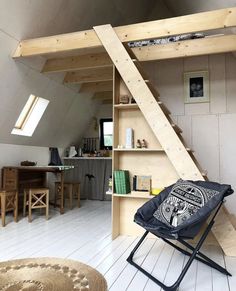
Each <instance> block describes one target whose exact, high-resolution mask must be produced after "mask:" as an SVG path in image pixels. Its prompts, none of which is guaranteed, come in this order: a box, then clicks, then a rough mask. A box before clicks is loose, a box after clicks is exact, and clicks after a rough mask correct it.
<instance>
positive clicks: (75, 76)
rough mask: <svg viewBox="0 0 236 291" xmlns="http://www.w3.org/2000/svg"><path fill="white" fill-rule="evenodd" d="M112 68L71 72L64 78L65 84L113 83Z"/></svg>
mask: <svg viewBox="0 0 236 291" xmlns="http://www.w3.org/2000/svg"><path fill="white" fill-rule="evenodd" d="M112 80H113V77H112V67H108V68H106V67H105V68H94V69H93V70H91V69H84V70H79V71H76V72H69V73H67V74H66V76H65V78H64V83H71V84H81V83H89V82H101V81H112Z"/></svg>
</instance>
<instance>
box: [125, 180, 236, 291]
mask: <svg viewBox="0 0 236 291" xmlns="http://www.w3.org/2000/svg"><path fill="white" fill-rule="evenodd" d="M232 193H233V190H232V189H231V186H230V185H225V184H219V183H216V182H208V181H184V180H179V181H177V182H176V183H175V184H173V185H171V186H169V187H167V188H165V189H164V190H163V191H162V192H161V193H160V194H159V195H158V196H156V197H154V198H152V199H151V200H150V201H148V202H147V203H145V204H144V205H143V206H142V207H141V208H139V209H138V211H137V213H136V214H135V217H134V221H135V222H136V223H137V224H139V225H140V226H142V227H143V228H144V229H145V230H146V232H145V233H144V235H143V236H142V238H141V239H140V241H139V242H138V244H137V245H136V246H135V248H134V250H133V251H132V252H131V254H130V256H129V257H128V259H127V261H128V262H129V263H131V264H132V265H134V266H135V267H136V268H138V269H139V270H140V271H141V272H143V273H144V274H145V275H147V276H148V277H149V278H150V279H152V280H153V281H154V282H156V283H157V284H158V285H160V286H161V287H162V288H163V289H164V290H166V291H175V290H177V289H178V287H179V285H180V283H181V281H182V280H183V278H184V276H185V274H186V272H187V270H188V268H189V267H190V265H191V263H192V261H193V260H194V259H197V260H199V261H201V262H202V263H204V264H206V265H209V266H210V267H212V268H215V269H217V270H218V271H220V272H222V273H224V274H226V275H230V273H229V272H228V271H227V270H226V269H224V268H222V267H221V266H220V265H218V264H217V263H215V262H214V261H212V260H211V259H209V258H208V257H207V256H205V255H204V254H202V253H201V252H200V251H199V250H200V248H201V246H202V244H203V243H204V241H205V239H206V237H207V235H208V233H209V232H210V230H211V228H212V226H213V224H214V220H215V217H216V215H217V213H218V212H219V210H220V208H221V206H222V205H223V202H224V198H225V197H226V196H228V195H230V194H232ZM208 218H209V220H208ZM207 220H208V226H207V227H206V229H205V230H204V232H203V234H202V236H201V238H200V239H199V241H198V243H197V245H196V247H193V246H191V245H190V244H189V243H188V242H187V241H186V240H188V239H193V238H195V237H196V235H197V234H198V233H199V231H200V230H201V228H202V227H203V225H204V223H205V222H206V221H207ZM149 232H150V233H152V234H154V235H155V236H157V237H159V238H161V239H163V240H164V241H165V242H166V243H168V244H169V245H171V246H172V247H174V248H175V249H177V250H178V251H180V252H182V253H183V254H185V255H188V256H189V257H190V258H189V260H188V262H187V263H186V265H185V267H184V268H183V270H182V272H181V274H180V276H179V278H178V279H177V281H176V282H175V283H174V284H173V285H172V286H166V285H164V284H163V283H162V282H160V281H159V280H158V279H156V278H155V277H153V276H152V275H151V274H149V273H148V272H147V271H145V270H144V269H143V268H141V267H140V266H139V265H137V264H136V263H135V262H134V261H133V256H134V254H135V252H136V251H137V249H138V248H139V246H140V245H141V243H142V242H143V240H144V239H145V238H146V236H147V235H148V233H149ZM172 240H176V241H178V242H179V243H180V244H182V245H183V246H184V247H185V248H186V247H187V248H188V249H189V250H190V251H191V252H188V251H186V250H185V249H182V248H181V247H179V246H177V245H175V243H174V242H172Z"/></svg>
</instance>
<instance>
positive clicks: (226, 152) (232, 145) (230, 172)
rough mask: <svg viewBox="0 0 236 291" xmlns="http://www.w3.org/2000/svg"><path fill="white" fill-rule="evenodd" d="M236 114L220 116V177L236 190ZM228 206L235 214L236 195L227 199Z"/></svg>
mask: <svg viewBox="0 0 236 291" xmlns="http://www.w3.org/2000/svg"><path fill="white" fill-rule="evenodd" d="M235 124H236V114H227V115H220V116H219V140H220V147H219V151H220V179H221V181H222V182H224V183H229V184H231V185H232V187H233V189H235V190H236V171H235V165H236V131H235ZM226 206H227V208H228V210H229V211H230V212H231V213H234V214H235V209H236V195H235V194H234V195H231V196H229V197H228V198H227V200H226Z"/></svg>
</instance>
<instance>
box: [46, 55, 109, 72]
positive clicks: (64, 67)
mask: <svg viewBox="0 0 236 291" xmlns="http://www.w3.org/2000/svg"><path fill="white" fill-rule="evenodd" d="M111 65H112V61H111V59H110V57H109V56H108V54H107V53H99V54H86V55H80V56H74V57H64V58H55V59H48V60H47V61H46V63H45V65H44V67H43V69H42V73H55V72H66V71H67V72H68V71H74V70H81V69H88V68H96V67H105V66H111Z"/></svg>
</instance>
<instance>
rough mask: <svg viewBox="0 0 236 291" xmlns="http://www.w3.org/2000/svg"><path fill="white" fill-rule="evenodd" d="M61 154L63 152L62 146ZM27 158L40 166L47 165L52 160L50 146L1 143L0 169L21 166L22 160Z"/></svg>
mask: <svg viewBox="0 0 236 291" xmlns="http://www.w3.org/2000/svg"><path fill="white" fill-rule="evenodd" d="M59 154H60V155H61V154H62V149H61V148H59ZM27 160H28V161H32V162H37V165H38V166H47V165H48V163H49V160H50V152H49V148H47V147H36V146H22V145H12V144H1V143H0V169H1V168H2V167H5V166H20V162H22V161H27ZM0 175H1V173H0Z"/></svg>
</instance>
